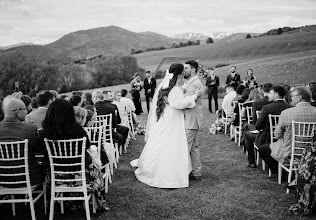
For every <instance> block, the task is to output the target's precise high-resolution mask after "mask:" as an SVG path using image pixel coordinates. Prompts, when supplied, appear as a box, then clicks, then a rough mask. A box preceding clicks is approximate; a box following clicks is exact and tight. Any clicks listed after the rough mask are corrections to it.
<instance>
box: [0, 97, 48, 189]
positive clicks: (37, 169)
mask: <svg viewBox="0 0 316 220" xmlns="http://www.w3.org/2000/svg"><path fill="white" fill-rule="evenodd" d="M2 108H3V112H4V119H3V121H2V122H0V141H21V140H25V139H28V141H29V142H28V156H27V157H28V165H29V171H30V179H31V185H36V184H40V183H42V182H43V180H44V173H43V172H42V168H41V166H40V165H39V164H38V163H37V160H36V158H35V153H43V149H42V148H41V147H40V145H38V144H37V136H38V135H37V128H36V126H35V125H32V124H29V123H22V122H23V121H24V120H25V115H26V113H27V110H26V106H25V104H24V103H23V102H22V101H21V100H20V99H16V98H13V97H7V98H5V99H4V100H3V105H2ZM7 164H10V165H11V166H12V165H17V164H12V163H9V162H8V163H2V164H0V166H6V165H7ZM0 169H2V168H0ZM23 169H24V168H23ZM5 170H7V171H8V173H10V169H5ZM12 170H14V169H12ZM2 172H3V170H2ZM11 172H12V171H11ZM19 178H20V177H0V181H6V180H7V181H21V180H20V179H19ZM23 180H24V179H23ZM15 185H16V186H17V187H23V185H21V184H15ZM11 186H12V185H11ZM8 187H10V185H8Z"/></svg>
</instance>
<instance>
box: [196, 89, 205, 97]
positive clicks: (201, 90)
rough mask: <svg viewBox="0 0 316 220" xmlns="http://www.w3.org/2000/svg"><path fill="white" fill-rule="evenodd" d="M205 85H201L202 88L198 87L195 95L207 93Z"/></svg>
mask: <svg viewBox="0 0 316 220" xmlns="http://www.w3.org/2000/svg"><path fill="white" fill-rule="evenodd" d="M205 88H206V87H205V86H201V87H200V88H198V89H197V90H196V91H195V95H196V96H197V97H199V96H201V95H203V94H204V93H205Z"/></svg>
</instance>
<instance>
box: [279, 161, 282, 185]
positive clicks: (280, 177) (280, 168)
mask: <svg viewBox="0 0 316 220" xmlns="http://www.w3.org/2000/svg"><path fill="white" fill-rule="evenodd" d="M281 180H282V167H281V165H280V163H279V164H278V184H281Z"/></svg>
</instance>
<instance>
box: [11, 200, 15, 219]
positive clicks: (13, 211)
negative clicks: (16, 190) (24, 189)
mask: <svg viewBox="0 0 316 220" xmlns="http://www.w3.org/2000/svg"><path fill="white" fill-rule="evenodd" d="M11 199H14V195H11ZM11 205H12V214H13V216H15V215H16V213H15V203H14V202H13V203H12V204H11Z"/></svg>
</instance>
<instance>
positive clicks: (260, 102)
mask: <svg viewBox="0 0 316 220" xmlns="http://www.w3.org/2000/svg"><path fill="white" fill-rule="evenodd" d="M268 103H270V102H269V97H268V96H265V97H263V98H261V99H258V100H256V101H254V102H253V103H252V107H253V117H252V121H253V123H254V124H256V122H257V114H256V111H261V109H262V106H264V105H266V104H268Z"/></svg>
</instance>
